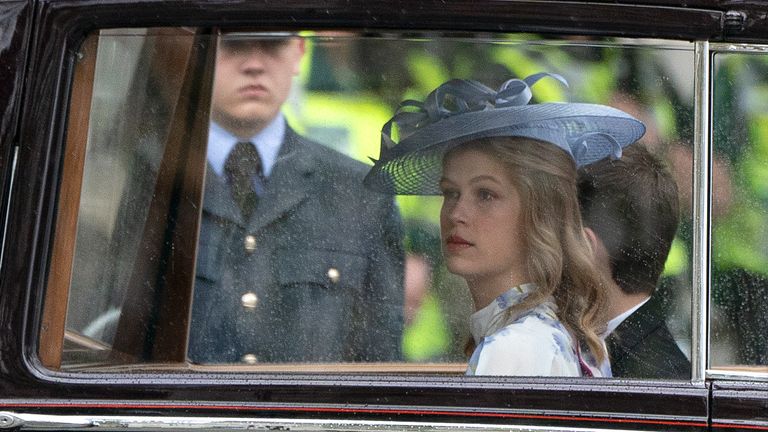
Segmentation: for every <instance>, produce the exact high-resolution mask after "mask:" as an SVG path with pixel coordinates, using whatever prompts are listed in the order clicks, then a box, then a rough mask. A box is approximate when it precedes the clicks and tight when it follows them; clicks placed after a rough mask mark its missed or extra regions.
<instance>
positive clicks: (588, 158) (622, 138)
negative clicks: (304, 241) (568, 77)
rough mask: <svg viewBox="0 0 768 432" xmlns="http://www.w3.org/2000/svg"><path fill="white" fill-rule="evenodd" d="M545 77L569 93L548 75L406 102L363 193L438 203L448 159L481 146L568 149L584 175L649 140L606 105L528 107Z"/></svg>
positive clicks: (444, 90) (453, 85)
mask: <svg viewBox="0 0 768 432" xmlns="http://www.w3.org/2000/svg"><path fill="white" fill-rule="evenodd" d="M544 77H551V78H554V79H556V80H558V81H560V82H561V83H563V85H565V86H567V85H568V83H567V82H566V81H565V79H564V78H563V77H561V76H560V75H556V74H550V73H545V72H542V73H538V74H535V75H531V76H529V77H527V78H525V79H523V80H520V79H511V80H509V81H507V82H505V83H504V84H502V86H501V88H500V89H499V91H498V92H497V91H495V90H493V89H491V88H490V87H487V86H485V85H483V84H481V83H479V82H477V81H472V80H461V79H454V80H451V81H448V82H446V83H444V84H442V85H440V86H439V87H438V88H436V89H435V90H434V91H432V93H430V94H429V95H428V96H427V98H426V99H425V101H424V102H423V103H422V102H418V101H413V100H406V101H403V102H401V103H400V106H399V108H398V110H397V112H396V113H395V115H394V117H392V118H391V119H390V120H389V121H388V122H387V123H385V124H384V127H383V128H382V130H381V154H380V156H379V160H374V165H373V167H372V168H371V170H370V172H369V173H368V175H367V176H366V177H365V180H364V183H365V185H366V186H367V187H369V188H371V189H374V190H378V191H381V192H386V193H393V194H399V195H437V194H439V193H440V190H439V187H438V183H439V181H440V177H441V175H442V161H443V156H444V155H445V153H446V152H447V151H449V150H450V149H452V148H454V147H456V146H458V145H460V144H462V143H465V142H469V141H473V140H476V139H478V138H487V137H524V138H531V139H536V140H539V141H545V142H548V143H551V144H553V145H556V146H557V147H559V148H561V149H563V150H564V151H565V152H566V153H568V154H569V155H570V156H571V157H572V158H573V160H574V161H575V162H576V166H577V167H581V166H583V165H587V164H590V163H592V162H595V161H598V160H600V159H603V158H606V157H609V156H610V157H612V158H619V157H621V149H622V148H624V147H626V146H628V145H629V144H632V143H633V142H635V141H637V140H638V139H640V137H642V136H643V134H644V133H645V125H644V124H643V123H642V122H640V121H639V120H637V119H635V118H634V117H632V116H630V115H629V114H627V113H625V112H624V111H621V110H618V109H615V108H611V107H608V106H605V105H596V104H585V103H557V102H555V103H540V104H530V105H529V104H528V102H530V100H531V97H532V93H531V86H533V85H534V84H535V83H536V82H537V81H539V80H540V79H541V78H544ZM393 125H394V126H396V127H397V130H396V133H397V135H399V140H398V141H397V142H395V139H394V138H393V130H392V127H393Z"/></svg>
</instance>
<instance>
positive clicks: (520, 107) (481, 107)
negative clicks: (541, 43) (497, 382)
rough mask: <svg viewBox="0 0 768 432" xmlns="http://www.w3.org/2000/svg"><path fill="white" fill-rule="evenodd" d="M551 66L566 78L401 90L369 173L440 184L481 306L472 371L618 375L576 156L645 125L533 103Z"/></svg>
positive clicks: (616, 142)
mask: <svg viewBox="0 0 768 432" xmlns="http://www.w3.org/2000/svg"><path fill="white" fill-rule="evenodd" d="M545 76H549V77H552V78H555V79H558V80H560V81H563V82H564V80H563V79H562V78H561V77H559V76H557V75H551V74H537V75H534V76H531V77H528V78H526V79H525V80H510V81H508V82H507V83H505V84H504V85H503V86H502V87H501V89H500V90H499V91H498V92H495V91H493V90H492V89H490V88H488V87H486V86H484V85H482V84H480V83H477V82H474V81H465V80H453V81H449V82H447V83H445V84H443V85H441V86H440V87H438V88H437V89H436V90H435V91H433V92H432V93H431V94H430V95H429V96H428V97H427V99H426V101H425V103H423V104H422V103H417V102H413V101H406V102H404V103H403V104H401V107H403V108H404V109H402V110H401V111H399V112H398V114H396V115H395V117H393V119H392V120H390V122H388V123H387V124H385V126H384V128H383V130H382V155H381V158H380V159H379V160H378V161H377V162H376V163H375V165H374V167H373V168H372V169H371V172H370V173H369V174H368V177H367V178H366V184H367V185H368V186H369V187H373V188H375V189H378V190H383V191H389V192H394V193H402V194H433V193H440V194H442V195H443V206H442V210H441V213H440V227H441V236H442V242H443V243H442V246H443V254H444V256H445V262H446V265H447V267H448V270H449V271H451V272H452V273H454V274H457V275H459V276H461V277H463V278H464V279H465V280H466V281H467V285H468V286H469V290H470V292H471V294H472V298H473V300H474V304H475V308H476V312H475V313H474V314H473V315H472V317H471V332H472V335H473V337H474V340H475V343H476V345H477V347H476V349H475V351H474V353H473V354H472V356H471V358H470V361H469V367H468V370H467V373H468V374H470V375H527V376H554V375H560V376H579V375H586V376H605V375H609V374H610V367H609V366H608V363H607V359H606V357H607V356H606V353H605V349H604V346H603V343H602V340H601V338H600V336H599V333H600V332H601V330H602V329H604V326H605V321H606V320H605V317H604V316H603V311H604V309H605V308H604V293H603V291H602V286H603V285H602V282H601V276H600V275H601V273H600V272H599V271H598V270H597V268H596V267H595V264H594V262H593V258H592V253H591V249H590V245H589V243H588V240H587V237H586V236H585V234H584V232H583V228H582V225H581V217H580V214H579V208H578V202H577V195H576V168H577V166H581V165H584V164H587V163H590V162H593V161H596V160H599V159H602V158H605V157H608V156H612V157H619V156H620V155H621V149H622V147H624V146H626V145H629V144H630V143H632V142H634V141H636V140H637V139H638V138H640V137H641V136H642V134H643V133H644V130H645V128H644V126H643V124H642V123H640V122H639V121H637V120H636V119H634V118H632V117H631V116H629V115H627V114H626V113H624V112H621V111H619V110H615V109H613V108H610V107H606V106H601V105H591V104H575V103H546V104H528V102H529V101H530V99H531V91H530V86H532V85H533V84H534V83H535V82H536V81H538V80H539V79H541V78H543V77H545ZM408 110H409V111H408ZM393 125H394V126H396V127H397V128H398V132H399V136H400V137H401V139H400V141H399V142H398V143H395V142H394V140H392V139H391V135H392V127H393Z"/></svg>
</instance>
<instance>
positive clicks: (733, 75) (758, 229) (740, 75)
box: [710, 53, 768, 372]
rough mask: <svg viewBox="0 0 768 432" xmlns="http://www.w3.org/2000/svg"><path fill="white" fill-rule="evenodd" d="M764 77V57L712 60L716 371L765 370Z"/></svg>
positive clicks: (767, 64)
mask: <svg viewBox="0 0 768 432" xmlns="http://www.w3.org/2000/svg"><path fill="white" fill-rule="evenodd" d="M766 72H768V59H766V57H765V55H762V54H750V53H717V54H715V55H714V60H713V80H714V87H713V110H712V112H713V136H712V140H713V174H712V220H713V223H712V292H711V298H710V308H711V326H710V332H711V333H710V339H711V342H710V344H711V348H710V350H711V358H710V366H711V367H713V368H717V369H725V370H728V369H742V368H744V367H745V366H749V367H755V366H762V368H752V369H753V370H755V371H763V372H764V371H765V366H766V365H768V338H766V336H765V335H766V334H768V320H766V316H768V273H766V269H767V268H768V267H767V266H766V263H768V249H766V245H767V244H768V243H766V239H768V237H767V236H768V230H766V223H765V221H766V217H768V186H767V185H768V183H767V182H766V180H768V171H766V166H768V165H766V161H768V159H766V158H767V157H768V153H766V150H768V134H766V131H768V115H767V114H768V104H766V100H765V97H764V96H765V95H766V92H767V91H768V80H766ZM748 370H750V369H749V368H748Z"/></svg>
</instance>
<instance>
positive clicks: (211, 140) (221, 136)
mask: <svg viewBox="0 0 768 432" xmlns="http://www.w3.org/2000/svg"><path fill="white" fill-rule="evenodd" d="M284 136H285V118H283V115H282V114H280V113H278V115H277V117H275V118H274V120H272V121H271V122H270V123H269V124H268V125H267V127H265V128H264V129H262V130H261V132H259V133H257V134H256V135H254V136H252V137H251V138H249V139H247V140H243V139H240V138H238V137H236V136H234V135H232V134H231V133H230V132H229V131H227V130H226V129H224V128H223V127H221V126H219V125H218V124H216V123H214V122H211V126H210V128H209V130H208V153H207V154H208V162H209V163H210V164H211V167H212V168H213V171H215V172H216V174H218V175H219V176H223V175H224V163H225V162H226V161H227V156H229V152H230V151H232V149H233V148H234V147H235V144H237V143H238V142H240V141H250V142H252V143H254V144H255V145H256V150H258V152H259V157H261V166H262V171H263V172H264V177H269V174H270V173H271V172H272V168H273V167H274V166H275V161H276V160H277V154H278V153H279V152H280V145H281V144H282V143H283V137H284Z"/></svg>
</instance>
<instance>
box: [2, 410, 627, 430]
mask: <svg viewBox="0 0 768 432" xmlns="http://www.w3.org/2000/svg"><path fill="white" fill-rule="evenodd" d="M3 429H12V430H65V431H77V430H86V429H87V430H97V431H99V430H100V431H108V430H127V429H143V430H163V431H189V430H213V431H219V430H221V431H224V430H249V431H274V430H283V431H287V430H290V431H403V430H409V431H457V430H463V431H483V432H496V431H498V432H502V431H511V432H566V431H574V432H587V431H592V430H595V429H591V428H573V427H552V426H548V427H539V426H522V425H505V424H479V423H439V422H438V423H432V422H408V421H375V420H322V419H286V418H258V417H253V418H247V417H246V418H236V417H166V416H162V417H160V416H151V417H150V416H87V415H44V414H26V413H16V412H0V430H3ZM599 430H600V431H604V432H611V431H615V432H618V431H619V430H618V429H602V428H601V429H599ZM621 431H622V432H633V431H631V430H625V429H622V430H621Z"/></svg>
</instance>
